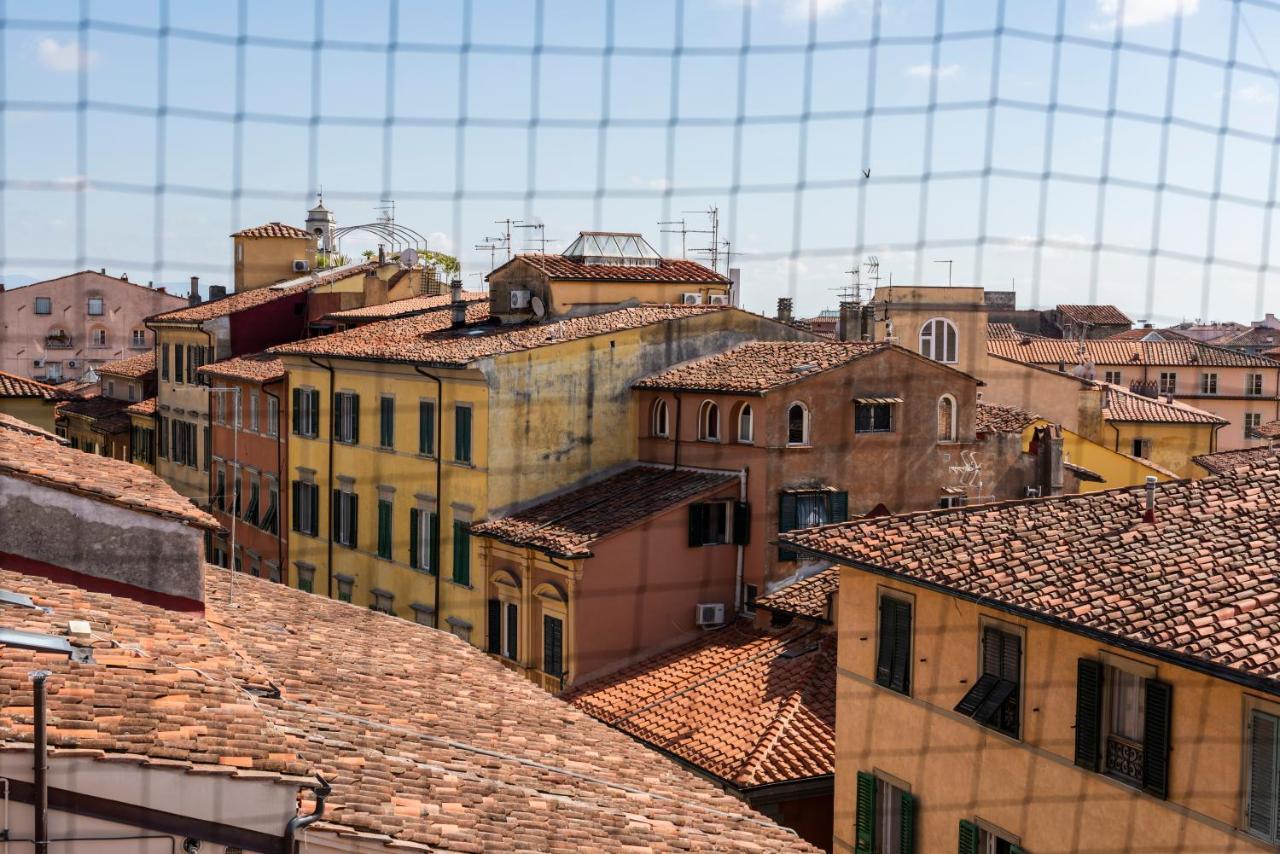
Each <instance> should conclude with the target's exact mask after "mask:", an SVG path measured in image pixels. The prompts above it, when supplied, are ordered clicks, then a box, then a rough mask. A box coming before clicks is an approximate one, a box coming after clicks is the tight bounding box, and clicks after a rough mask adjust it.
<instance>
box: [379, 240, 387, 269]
mask: <svg viewBox="0 0 1280 854" xmlns="http://www.w3.org/2000/svg"><path fill="white" fill-rule="evenodd" d="M386 263H387V247H385V246H383V245H382V244H381V243H379V244H378V266H379V267H381V266H383V265H385V264H386Z"/></svg>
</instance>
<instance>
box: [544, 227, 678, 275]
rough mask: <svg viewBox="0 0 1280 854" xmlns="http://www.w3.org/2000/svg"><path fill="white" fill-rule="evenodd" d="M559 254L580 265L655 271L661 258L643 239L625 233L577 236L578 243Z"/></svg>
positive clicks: (589, 232) (613, 232) (591, 232)
mask: <svg viewBox="0 0 1280 854" xmlns="http://www.w3.org/2000/svg"><path fill="white" fill-rule="evenodd" d="M560 254H561V255H563V256H564V257H565V258H569V259H572V260H574V261H577V262H579V263H581V264H606V265H611V266H615V267H657V266H658V265H659V264H661V263H662V256H661V255H659V254H658V252H657V250H655V249H654V248H653V247H652V246H650V245H649V242H648V241H647V240H645V239H644V237H642V236H641V235H639V234H637V233H634V232H625V231H583V232H579V234H578V239H577V240H575V241H573V243H571V244H569V247H568V248H567V249H565V250H564V252H562V253H560Z"/></svg>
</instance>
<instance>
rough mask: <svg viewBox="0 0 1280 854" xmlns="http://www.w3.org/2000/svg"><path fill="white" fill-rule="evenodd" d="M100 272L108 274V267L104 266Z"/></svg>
mask: <svg viewBox="0 0 1280 854" xmlns="http://www.w3.org/2000/svg"><path fill="white" fill-rule="evenodd" d="M98 272H99V273H101V274H102V275H104V276H105V275H106V274H107V268H106V267H103V268H102V269H101V270H99V271H98Z"/></svg>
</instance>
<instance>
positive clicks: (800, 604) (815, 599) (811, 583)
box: [756, 566, 840, 623]
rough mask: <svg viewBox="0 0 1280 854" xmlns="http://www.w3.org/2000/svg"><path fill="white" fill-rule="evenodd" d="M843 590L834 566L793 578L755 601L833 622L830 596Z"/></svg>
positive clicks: (770, 607) (775, 608)
mask: <svg viewBox="0 0 1280 854" xmlns="http://www.w3.org/2000/svg"><path fill="white" fill-rule="evenodd" d="M839 590H840V571H839V570H838V569H837V568H836V567H834V566H831V567H827V568H826V569H824V570H821V571H819V572H816V573H814V574H813V575H810V576H809V577H808V578H802V579H800V580H799V581H793V582H791V583H790V584H788V585H787V586H786V587H780V588H778V589H777V590H775V591H773V592H772V593H770V594H769V595H768V596H761V597H760V598H759V599H757V600H756V607H757V608H764V609H765V610H766V611H775V612H780V613H783V614H794V615H796V616H797V617H805V618H807V619H810V620H820V621H822V622H825V623H829V622H831V599H832V597H834V596H835V595H836V593H837V592H839Z"/></svg>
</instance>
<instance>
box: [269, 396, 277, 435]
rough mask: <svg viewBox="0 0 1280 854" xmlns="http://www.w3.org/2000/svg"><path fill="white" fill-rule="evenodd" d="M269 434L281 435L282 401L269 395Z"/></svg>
mask: <svg viewBox="0 0 1280 854" xmlns="http://www.w3.org/2000/svg"><path fill="white" fill-rule="evenodd" d="M267 435H268V436H272V437H274V436H279V435H280V401H278V400H276V399H275V398H274V397H271V396H270V395H268V396H267Z"/></svg>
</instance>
